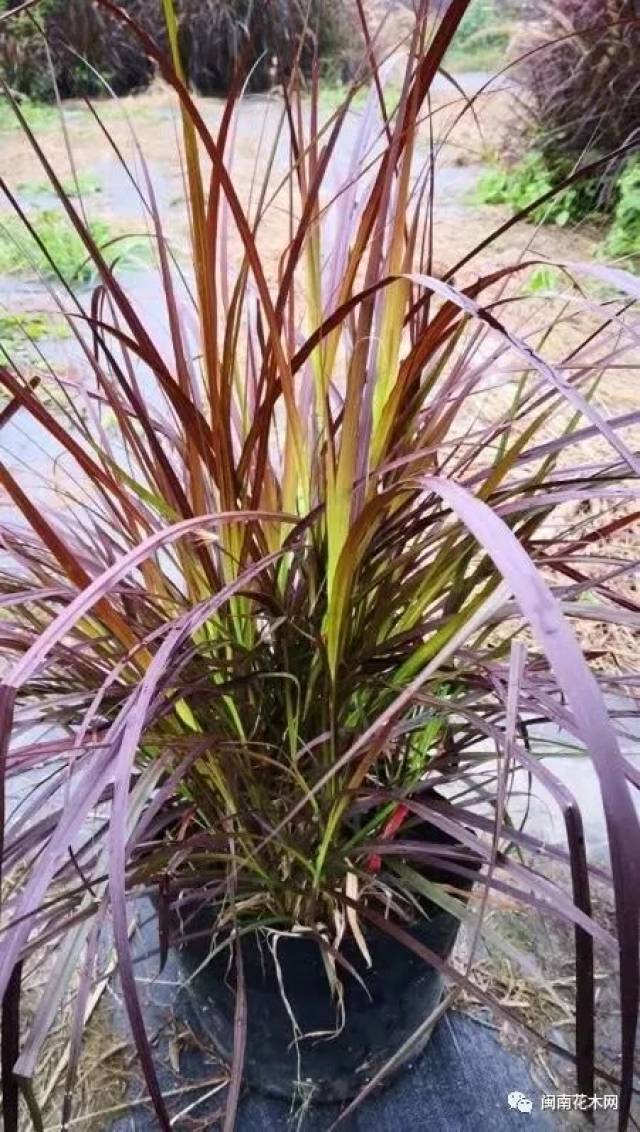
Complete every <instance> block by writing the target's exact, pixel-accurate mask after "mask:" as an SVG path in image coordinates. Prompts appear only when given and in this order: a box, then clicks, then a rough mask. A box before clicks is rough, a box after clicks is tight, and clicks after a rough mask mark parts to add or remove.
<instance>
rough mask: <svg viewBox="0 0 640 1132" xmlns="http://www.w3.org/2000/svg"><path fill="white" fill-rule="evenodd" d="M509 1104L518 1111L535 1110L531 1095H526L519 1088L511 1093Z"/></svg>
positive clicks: (508, 1099) (508, 1098)
mask: <svg viewBox="0 0 640 1132" xmlns="http://www.w3.org/2000/svg"><path fill="white" fill-rule="evenodd" d="M507 1104H508V1105H509V1108H515V1109H516V1110H517V1111H518V1112H532V1111H533V1103H532V1101H531V1100H530V1099H529V1097H526V1096H525V1095H524V1093H520V1092H518V1091H517V1090H516V1091H515V1092H513V1093H509V1096H508V1097H507Z"/></svg>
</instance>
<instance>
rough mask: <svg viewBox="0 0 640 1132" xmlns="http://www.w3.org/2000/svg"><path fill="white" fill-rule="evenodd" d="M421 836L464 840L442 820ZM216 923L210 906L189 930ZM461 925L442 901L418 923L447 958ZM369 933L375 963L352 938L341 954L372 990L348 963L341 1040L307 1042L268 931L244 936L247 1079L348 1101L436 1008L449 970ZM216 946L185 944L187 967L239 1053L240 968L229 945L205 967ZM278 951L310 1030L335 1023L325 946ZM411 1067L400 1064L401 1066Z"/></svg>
mask: <svg viewBox="0 0 640 1132" xmlns="http://www.w3.org/2000/svg"><path fill="white" fill-rule="evenodd" d="M420 839H421V840H425V841H427V840H428V841H431V842H435V841H437V842H439V843H440V844H442V843H447V844H454V843H453V842H452V841H451V839H450V838H448V837H447V836H446V835H445V834H443V833H442V832H441V831H440V830H437V829H435V828H434V827H429V828H428V829H427V828H426V827H425V826H423V827H422V829H421V831H420ZM424 874H425V875H428V876H429V877H430V878H432V879H438V880H444V879H449V880H451V882H452V883H453V884H455V885H456V887H457V888H459V889H462V890H464V891H466V892H469V891H470V889H471V886H472V881H471V880H465V879H462V878H461V877H459V876H457V875H456V876H453V875H449V876H447V873H446V871H444V870H438V871H437V873H436V871H434V870H433V869H428V870H427V869H425V870H424ZM206 923H207V912H206V910H205V911H202V912H199V913H198V914H197V916H196V917H193V918H191V920H190V924H189V932H190V933H195V932H203V930H204V927H205V925H206ZM458 928H459V921H458V920H457V919H456V918H455V917H454V916H452V915H450V914H449V913H448V912H444V911H442V910H441V909H439V908H437V907H436V906H435V905H433V906H432V909H431V915H430V916H429V918H428V919H422V920H421V921H420V922H418V923H416V924H415V925H413V927H412V928H411V929H410V930H411V934H412V935H413V937H414V938H415V939H416V940H418V941H419V942H421V943H422V944H424V945H425V946H426V947H428V948H429V949H430V950H431V951H433V952H435V953H436V954H437V955H439V956H441V957H442V958H446V957H447V956H448V955H449V953H450V951H451V949H452V947H453V944H454V942H455V938H456V935H457V933H458ZM365 934H366V940H367V946H368V948H369V952H370V955H371V959H372V967H371V969H368V968H367V966H366V964H365V962H364V960H363V957H362V955H361V952H360V951H359V949H358V947H357V945H356V943H355V940H353V939H352V938H347V939H345V940H344V942H343V945H342V948H341V952H342V954H343V955H344V958H345V959H346V960H347V962H348V963H349V964H351V965H352V966H353V967H354V968H355V969H356V970H357V971H358V973H359V975H360V976H361V978H362V979H363V981H364V983H365V985H366V988H367V990H366V991H365V989H364V988H363V987H362V986H361V985H360V984H359V983H358V981H357V980H356V979H355V978H353V977H352V976H351V975H349V974H348V973H347V972H346V971H345V970H344V969H343V968H340V969H339V971H340V978H341V981H342V983H343V987H344V1007H345V1024H344V1027H343V1029H342V1030H341V1031H340V1032H339V1033H338V1034H337V1035H336V1036H334V1037H331V1038H318V1037H307V1038H302V1039H301V1040H300V1041H299V1042H298V1045H297V1048H296V1044H295V1043H294V1042H293V1030H292V1021H291V1017H290V1015H289V1013H288V1011H287V1007H286V1005H285V1002H284V1000H283V995H282V991H281V988H280V986H279V983H278V977H277V971H276V967H275V964H274V962H273V958H272V954H271V951H270V949H269V946H268V945H267V943H266V940H265V938H264V937H261V938H259V937H257V936H255V935H253V934H252V935H247V936H245V937H244V939H243V943H242V955H243V965H244V976H245V984H246V992H247V1041H246V1052H245V1063H244V1081H245V1083H246V1084H248V1085H250V1086H253V1087H254V1088H256V1089H258V1090H260V1091H261V1092H264V1093H267V1094H269V1095H271V1096H277V1097H287V1098H290V1097H292V1096H293V1095H295V1094H298V1095H300V1093H302V1095H303V1096H307V1095H309V1094H310V1095H311V1099H312V1100H313V1101H314V1102H318V1101H320V1102H323V1101H325V1102H329V1101H337V1100H340V1101H341V1100H345V1099H347V1098H348V1097H351V1096H354V1095H355V1094H356V1093H357V1092H358V1091H359V1090H360V1089H361V1088H362V1086H363V1085H364V1084H366V1082H367V1081H369V1080H370V1079H371V1078H372V1077H373V1076H374V1074H375V1073H376V1072H377V1070H378V1069H380V1068H381V1066H382V1065H384V1064H385V1062H386V1061H388V1060H389V1058H390V1057H391V1056H392V1055H393V1054H395V1053H396V1052H397V1051H398V1049H399V1048H400V1047H401V1046H402V1045H403V1043H404V1042H405V1041H406V1040H407V1039H408V1038H409V1037H411V1035H412V1034H413V1033H414V1032H415V1031H416V1029H417V1028H418V1027H419V1026H420V1024H421V1023H422V1022H423V1021H424V1020H425V1019H426V1018H427V1017H428V1016H429V1014H431V1012H432V1011H433V1010H434V1008H435V1007H436V1006H437V1005H438V1003H439V1001H440V998H441V995H442V979H441V976H440V975H439V973H438V972H437V971H436V970H435V969H434V968H433V967H431V966H429V965H427V964H425V963H424V961H423V960H422V959H420V958H419V957H418V956H417V955H416V954H415V953H414V952H412V951H410V950H408V949H407V948H406V947H405V946H404V945H403V944H401V943H398V942H397V941H396V940H394V939H392V938H391V937H390V936H389V935H388V934H387V933H385V932H382V931H380V930H378V929H375V928H374V929H371V930H367V931H366V933H365ZM209 948H210V941H209V940H208V939H207V938H203V939H197V940H193V941H190V942H188V943H185V944H184V945H183V946H182V947H181V949H180V951H179V958H180V963H181V965H182V967H183V970H184V972H185V974H186V975H188V976H191V978H190V980H189V983H188V986H189V993H190V996H191V1000H192V1004H193V1006H194V1009H195V1011H196V1014H197V1018H198V1021H199V1023H200V1025H201V1026H202V1028H203V1030H204V1031H205V1032H206V1034H207V1035H208V1037H209V1038H210V1039H211V1041H212V1043H213V1044H214V1046H215V1047H216V1049H217V1050H218V1052H219V1053H220V1054H221V1056H222V1057H223V1058H224V1059H225V1060H228V1061H230V1060H231V1056H232V1052H233V1030H234V1010H235V992H234V989H233V987H234V984H235V975H234V972H233V970H232V969H230V964H229V949H227V948H225V949H224V951H223V952H222V953H221V954H219V955H217V956H215V957H214V958H213V959H212V960H210V961H209V962H208V963H207V965H206V966H205V967H204V969H202V970H200V971H198V968H199V967H200V966H201V965H202V963H203V962H204V961H205V960H206V958H207V955H208V953H209ZM277 956H278V963H279V966H280V971H281V975H282V981H283V985H284V990H285V993H286V997H287V1000H288V1004H289V1007H290V1009H291V1011H292V1013H293V1015H294V1017H295V1019H296V1022H297V1024H298V1027H299V1029H300V1031H301V1033H302V1034H314V1035H317V1034H318V1033H319V1032H320V1033H322V1032H327V1031H329V1032H331V1031H334V1030H335V1027H336V1006H335V1002H333V1001H332V999H331V995H330V990H329V983H328V980H327V975H326V972H325V968H324V964H323V960H322V956H321V954H320V950H319V947H318V944H317V943H316V942H315V941H314V940H313V939H311V938H309V937H304V936H302V937H297V938H292V937H288V936H285V937H281V938H280V940H279V942H278V946H277ZM196 971H197V972H198V973H197V974H195V975H194V972H196ZM429 1037H430V1031H429V1032H428V1033H425V1034H423V1035H422V1038H421V1041H420V1044H419V1045H417V1046H414V1047H413V1048H412V1050H411V1055H410V1056H411V1058H413V1057H415V1056H416V1055H417V1054H418V1053H419V1052H420V1051H421V1050H422V1049H423V1048H424V1046H425V1045H426V1043H427V1042H428V1040H429ZM401 1065H402V1062H399V1063H398V1064H397V1065H396V1067H395V1071H397V1070H398V1069H399V1068H400V1067H401ZM390 1076H391V1075H390ZM390 1076H389V1078H387V1080H389V1079H390Z"/></svg>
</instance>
